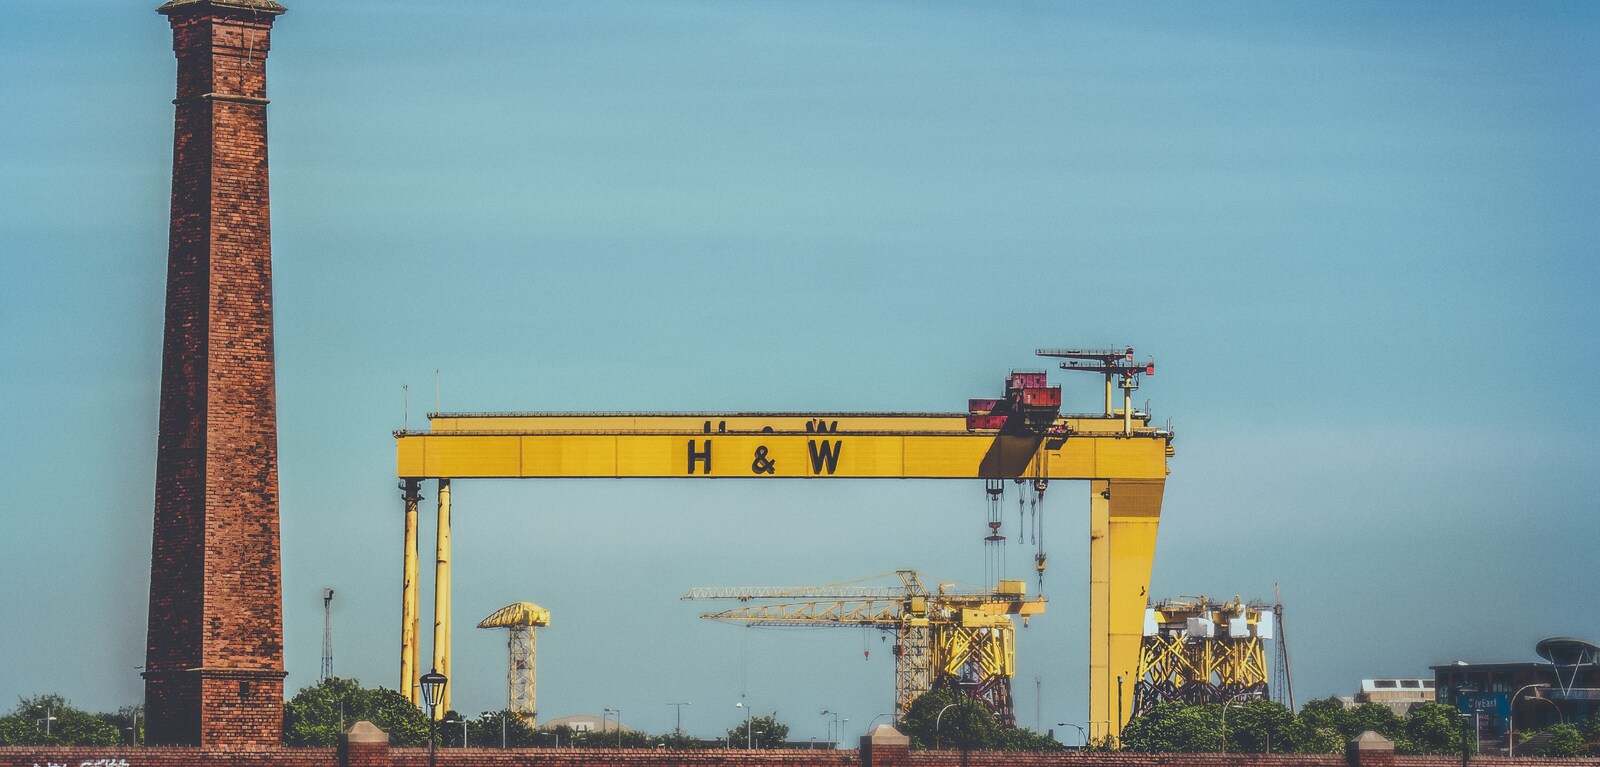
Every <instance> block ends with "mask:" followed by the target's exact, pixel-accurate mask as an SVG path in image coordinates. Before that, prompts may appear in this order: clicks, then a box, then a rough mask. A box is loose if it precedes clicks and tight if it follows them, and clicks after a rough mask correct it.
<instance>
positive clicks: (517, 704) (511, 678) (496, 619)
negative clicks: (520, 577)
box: [478, 602, 550, 727]
mask: <svg viewBox="0 0 1600 767" xmlns="http://www.w3.org/2000/svg"><path fill="white" fill-rule="evenodd" d="M548 625H550V611H549V610H546V609H544V608H543V607H540V606H538V605H536V604H534V603H532V602H512V603H511V604H509V605H506V606H505V607H502V608H500V609H498V610H495V611H494V612H493V613H490V614H489V617H487V618H484V619H483V620H481V621H478V628H480V629H510V634H511V635H510V637H509V638H507V640H506V653H507V656H508V659H507V661H506V708H507V709H508V710H510V711H511V713H513V714H516V715H517V716H518V717H521V718H522V721H524V722H527V724H528V726H529V727H536V726H538V719H537V717H538V715H539V707H538V703H539V700H538V694H539V687H538V684H539V677H538V674H537V671H536V669H535V666H534V661H535V660H537V657H536V655H535V653H534V650H535V642H537V641H538V636H537V635H535V634H534V629H537V628H542V627H544V626H548Z"/></svg>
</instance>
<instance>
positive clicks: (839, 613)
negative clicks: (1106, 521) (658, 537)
mask: <svg viewBox="0 0 1600 767" xmlns="http://www.w3.org/2000/svg"><path fill="white" fill-rule="evenodd" d="M887 575H889V574H888V573H885V574H883V575H877V576H872V577H871V578H862V579H858V580H855V581H847V582H844V583H838V584H830V585H826V586H802V587H794V588H782V587H734V588H703V589H693V590H691V591H690V592H689V593H687V594H685V595H684V596H683V597H682V598H683V599H737V600H739V601H743V602H757V601H758V603H757V604H751V605H747V606H744V607H737V608H734V609H731V610H724V611H722V612H717V613H705V614H702V615H701V616H700V617H702V618H706V619H708V620H719V621H730V622H736V623H744V624H746V625H748V626H864V627H867V628H874V629H879V630H882V631H888V632H891V633H893V634H894V635H895V644H894V656H895V675H894V677H895V713H896V716H904V715H905V713H906V712H907V711H909V710H910V708H911V703H912V702H913V701H915V700H916V699H917V697H918V696H920V695H922V694H923V693H926V692H929V691H930V690H933V689H934V688H936V687H942V686H948V687H950V688H952V689H954V690H956V691H958V692H961V693H964V694H967V695H970V696H971V697H973V698H976V699H977V700H978V701H980V702H981V703H982V704H983V705H984V706H986V707H988V709H989V710H990V711H991V712H992V713H993V714H994V715H995V718H996V719H997V720H998V721H1000V722H1003V723H1004V724H1006V725H1007V726H1011V725H1014V724H1015V723H1016V713H1015V711H1014V707H1013V705H1012V697H1011V677H1012V676H1014V675H1015V673H1016V650H1015V631H1016V626H1015V624H1013V623H1012V620H1011V616H1013V615H1017V616H1021V617H1022V619H1023V621H1024V622H1026V621H1027V619H1028V618H1029V617H1031V616H1033V615H1037V614H1039V613H1042V612H1044V609H1045V599H1044V598H1043V597H1042V596H1039V597H1034V598H1032V599H1030V598H1028V596H1027V593H1026V591H1027V587H1026V585H1025V584H1024V583H1023V582H1022V581H1017V580H1011V581H1008V580H1002V581H1000V582H999V584H998V585H997V586H996V587H995V588H994V589H993V590H987V591H984V590H975V591H959V590H956V589H954V588H953V587H952V586H950V585H949V584H941V585H940V586H938V587H936V588H935V589H934V590H933V591H932V592H930V591H928V590H927V589H926V588H924V587H923V585H922V582H921V578H920V577H919V576H918V575H917V572H916V571H915V570H899V571H896V572H895V573H894V575H896V576H898V577H899V579H900V585H899V586H897V587H883V586H872V585H868V584H866V583H865V582H866V581H871V580H876V579H880V578H883V577H886V576H887ZM806 597H810V598H809V599H807V598H806ZM790 599H793V600H797V601H783V602H768V601H766V600H790Z"/></svg>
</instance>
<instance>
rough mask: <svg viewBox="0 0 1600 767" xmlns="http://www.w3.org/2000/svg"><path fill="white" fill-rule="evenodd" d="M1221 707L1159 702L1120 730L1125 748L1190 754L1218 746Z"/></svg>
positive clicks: (1219, 744)
mask: <svg viewBox="0 0 1600 767" xmlns="http://www.w3.org/2000/svg"><path fill="white" fill-rule="evenodd" d="M1221 713H1222V707H1221V706H1216V705H1211V706H1189V705H1185V704H1183V703H1160V704H1157V705H1156V707H1155V708H1154V709H1152V710H1151V711H1150V713H1148V714H1145V715H1144V716H1140V717H1135V718H1134V719H1133V721H1131V722H1129V723H1128V726H1127V727H1124V728H1123V729H1122V738H1121V741H1122V748H1123V750H1125V751H1145V752H1151V753H1172V752H1180V753H1194V752H1200V751H1217V750H1219V749H1220V748H1221V746H1222V716H1221Z"/></svg>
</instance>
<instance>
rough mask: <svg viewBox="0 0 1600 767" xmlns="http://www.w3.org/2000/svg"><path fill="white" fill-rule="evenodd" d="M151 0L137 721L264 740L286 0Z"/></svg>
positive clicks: (272, 629) (172, 732) (278, 637)
mask: <svg viewBox="0 0 1600 767" xmlns="http://www.w3.org/2000/svg"><path fill="white" fill-rule="evenodd" d="M160 11H161V13H163V14H165V15H166V16H167V20H168V22H169V23H170V24H171V26H172V39H173V51H174V53H175V54H176V56H177V60H178V86H177V98H176V99H175V100H174V102H173V103H174V108H175V116H174V130H173V153H172V218H171V230H170V235H169V245H168V256H167V307H166V321H165V335H164V339H163V345H162V364H161V415H160V426H159V436H158V438H157V453H156V455H157V457H156V499H155V528H154V539H153V543H152V547H151V563H150V612H149V629H148V630H149V633H148V641H147V644H146V652H145V674H144V676H145V710H146V715H147V717H148V720H147V721H148V724H147V729H146V733H147V738H148V739H149V741H150V742H151V743H154V744H165V745H186V746H199V747H203V748H217V749H224V748H225V749H274V748H279V747H280V745H281V743H282V731H283V713H282V712H283V677H284V672H283V628H282V625H283V624H282V615H281V613H282V601H281V595H280V585H279V584H280V569H279V567H280V566H279V558H278V556H279V555H278V458H277V450H278V447H277V407H276V396H275V388H274V370H273V334H272V245H271V227H270V224H269V208H268V202H267V199H268V188H267V123H266V103H267V101H266V57H267V51H268V48H269V40H270V38H269V33H270V30H271V27H272V22H273V20H274V18H275V17H276V15H277V14H278V13H281V12H282V7H281V6H277V5H276V4H274V3H271V2H263V0H174V1H173V2H169V3H167V4H166V5H163V6H162V7H161V8H160ZM151 753H152V754H154V753H155V752H151Z"/></svg>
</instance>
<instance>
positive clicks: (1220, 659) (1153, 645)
mask: <svg viewBox="0 0 1600 767" xmlns="http://www.w3.org/2000/svg"><path fill="white" fill-rule="evenodd" d="M1272 628H1273V625H1272V613H1271V611H1270V610H1268V609H1267V607H1266V606H1265V605H1262V604H1261V603H1258V602H1251V603H1249V604H1246V603H1245V602H1244V600H1242V599H1240V598H1238V597H1234V598H1233V601H1232V602H1222V603H1216V602H1210V601H1208V600H1207V599H1206V598H1205V597H1198V598H1195V599H1171V600H1167V601H1164V602H1157V603H1155V604H1152V605H1151V606H1150V608H1149V609H1148V610H1147V611H1146V613H1145V630H1144V643H1143V645H1141V647H1140V653H1139V676H1138V677H1137V681H1136V682H1135V685H1134V691H1133V712H1132V713H1133V714H1134V715H1135V716H1137V715H1139V714H1144V713H1148V712H1149V711H1150V709H1152V708H1154V707H1155V706H1156V704H1158V703H1167V702H1181V703H1190V704H1194V703H1226V702H1228V701H1230V700H1234V699H1238V698H1248V697H1259V698H1265V697H1267V692H1268V690H1267V654H1266V642H1267V641H1270V640H1271V639H1272Z"/></svg>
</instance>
